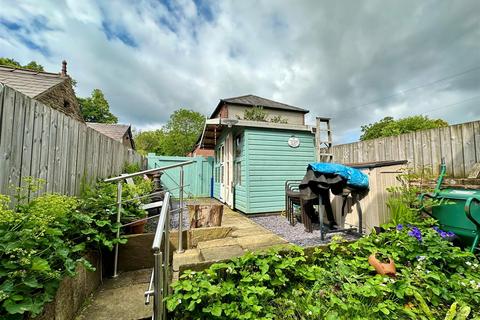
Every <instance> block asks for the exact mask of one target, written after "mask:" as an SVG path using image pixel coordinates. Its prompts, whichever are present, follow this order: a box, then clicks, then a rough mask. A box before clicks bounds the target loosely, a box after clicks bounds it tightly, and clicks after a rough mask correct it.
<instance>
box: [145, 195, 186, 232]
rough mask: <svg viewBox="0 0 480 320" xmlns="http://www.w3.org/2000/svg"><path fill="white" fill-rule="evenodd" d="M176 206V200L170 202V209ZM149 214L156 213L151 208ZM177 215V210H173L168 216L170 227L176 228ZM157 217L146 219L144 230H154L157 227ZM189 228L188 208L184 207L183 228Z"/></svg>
mask: <svg viewBox="0 0 480 320" xmlns="http://www.w3.org/2000/svg"><path fill="white" fill-rule="evenodd" d="M177 208H178V202H172V209H173V210H175V209H177ZM149 214H150V215H156V214H157V213H156V212H155V210H153V211H152V212H151V213H149ZM178 215H179V211H178V210H175V211H174V212H172V213H171V216H170V218H171V219H170V229H178ZM157 222H158V218H152V219H149V220H148V221H147V224H146V225H145V232H155V230H156V228H157ZM189 228H190V222H189V221H188V210H187V209H185V211H184V212H183V230H188V229H189Z"/></svg>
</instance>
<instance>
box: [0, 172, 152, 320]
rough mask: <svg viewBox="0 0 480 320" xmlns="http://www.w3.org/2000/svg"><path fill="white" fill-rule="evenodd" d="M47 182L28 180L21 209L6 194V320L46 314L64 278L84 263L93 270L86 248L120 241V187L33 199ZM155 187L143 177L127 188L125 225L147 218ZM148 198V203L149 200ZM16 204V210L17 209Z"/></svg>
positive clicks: (0, 266)
mask: <svg viewBox="0 0 480 320" xmlns="http://www.w3.org/2000/svg"><path fill="white" fill-rule="evenodd" d="M42 185H43V182H42V181H39V180H36V179H32V178H27V179H24V180H23V183H22V187H18V188H16V190H15V191H16V195H15V201H14V202H13V203H15V205H13V203H12V201H11V199H10V197H8V196H5V195H0V318H1V319H24V318H28V316H35V315H38V314H39V313H41V311H42V309H43V306H44V304H45V303H47V302H49V301H52V300H53V298H54V296H55V293H56V290H57V288H58V285H59V283H60V281H61V280H62V278H63V277H64V276H74V275H75V271H76V267H77V265H78V263H83V265H84V266H86V267H87V268H88V269H93V268H92V266H91V265H90V263H88V261H86V260H84V259H83V258H82V256H83V255H84V253H85V250H87V249H92V248H97V249H102V248H106V249H110V250H111V249H112V248H113V246H114V245H115V244H116V243H117V242H118V243H125V242H126V240H125V239H124V238H121V239H119V240H117V239H116V238H115V235H116V231H117V227H118V224H117V223H116V219H117V218H116V217H117V207H116V194H117V189H116V185H115V184H107V183H103V182H101V183H97V184H96V185H95V186H94V187H86V188H85V191H84V192H83V195H82V198H80V199H77V198H75V197H69V196H64V195H59V194H44V195H41V196H39V197H37V198H35V199H33V200H29V196H32V194H34V193H35V192H36V191H38V190H40V189H41V187H42ZM151 190H152V184H151V183H150V182H149V181H147V180H143V179H141V178H139V179H137V181H136V182H135V186H129V185H125V187H124V192H123V194H122V196H123V197H124V200H125V201H126V202H125V205H124V207H123V209H122V215H123V218H122V223H124V222H130V221H132V220H136V219H138V218H140V217H145V214H146V213H145V211H144V210H141V209H140V207H139V206H140V204H141V202H140V200H132V199H133V198H134V197H138V196H141V195H143V194H146V193H150V192H151ZM144 200H146V199H145V198H144ZM12 206H13V208H11V207H12Z"/></svg>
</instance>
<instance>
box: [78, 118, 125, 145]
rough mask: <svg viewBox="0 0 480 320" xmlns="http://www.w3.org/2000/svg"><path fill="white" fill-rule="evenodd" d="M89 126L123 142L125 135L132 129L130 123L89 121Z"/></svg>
mask: <svg viewBox="0 0 480 320" xmlns="http://www.w3.org/2000/svg"><path fill="white" fill-rule="evenodd" d="M87 126H89V127H90V128H92V129H93V130H95V131H98V132H100V133H102V134H104V135H106V136H107V137H109V138H112V139H113V140H116V141H119V142H122V140H123V136H124V135H125V133H126V132H127V131H128V130H129V129H130V125H128V124H110V123H96V122H87Z"/></svg>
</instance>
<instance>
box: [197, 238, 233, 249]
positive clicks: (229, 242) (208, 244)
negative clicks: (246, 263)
mask: <svg viewBox="0 0 480 320" xmlns="http://www.w3.org/2000/svg"><path fill="white" fill-rule="evenodd" d="M235 245H238V241H237V239H235V238H230V237H228V238H224V239H215V240H209V241H203V242H199V243H198V245H197V248H198V249H200V250H203V249H206V248H216V247H228V246H235Z"/></svg>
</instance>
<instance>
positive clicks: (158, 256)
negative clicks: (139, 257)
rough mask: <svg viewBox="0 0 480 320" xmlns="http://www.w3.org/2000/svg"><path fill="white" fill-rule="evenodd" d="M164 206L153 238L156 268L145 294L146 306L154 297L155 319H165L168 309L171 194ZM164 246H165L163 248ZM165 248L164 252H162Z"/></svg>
mask: <svg viewBox="0 0 480 320" xmlns="http://www.w3.org/2000/svg"><path fill="white" fill-rule="evenodd" d="M163 201H164V204H163V206H162V210H161V212H160V218H159V219H158V224H157V229H156V230H155V236H154V238H153V244H152V249H153V256H154V263H155V264H154V268H153V270H152V274H151V276H150V283H149V286H148V289H147V291H146V292H145V304H147V305H148V304H150V297H151V296H153V319H154V320H159V319H165V316H166V308H165V301H164V296H165V295H166V294H167V292H168V283H169V279H170V275H169V270H170V266H169V262H170V242H169V234H170V193H169V192H167V193H165V198H164V200H163ZM162 244H163V246H162ZM162 247H163V250H162Z"/></svg>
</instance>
